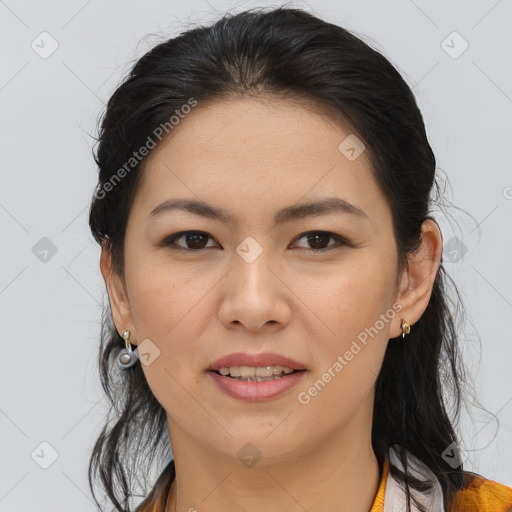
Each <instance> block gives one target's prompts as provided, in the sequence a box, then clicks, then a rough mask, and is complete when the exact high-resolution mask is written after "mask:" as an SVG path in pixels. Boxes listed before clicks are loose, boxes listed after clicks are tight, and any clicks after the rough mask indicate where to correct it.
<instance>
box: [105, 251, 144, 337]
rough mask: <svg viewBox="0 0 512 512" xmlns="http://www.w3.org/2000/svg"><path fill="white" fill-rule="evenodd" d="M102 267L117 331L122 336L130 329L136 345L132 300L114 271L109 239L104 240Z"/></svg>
mask: <svg viewBox="0 0 512 512" xmlns="http://www.w3.org/2000/svg"><path fill="white" fill-rule="evenodd" d="M100 269H101V274H102V276H103V279H104V280H105V285H106V287H107V291H108V296H109V300H110V308H111V310H112V317H113V320H114V325H115V326H116V329H117V332H118V333H119V335H120V336H122V335H123V333H124V331H126V330H128V331H130V343H132V344H133V345H136V344H137V343H136V341H137V340H135V343H134V340H133V339H132V338H133V335H134V334H135V332H136V331H135V327H134V326H135V323H134V321H133V317H132V313H131V310H130V302H129V300H128V296H127V294H126V289H125V286H124V282H123V279H122V277H121V276H119V274H117V273H116V272H115V271H114V268H113V265H112V253H111V251H110V250H109V249H108V242H107V241H104V242H103V243H102V246H101V258H100Z"/></svg>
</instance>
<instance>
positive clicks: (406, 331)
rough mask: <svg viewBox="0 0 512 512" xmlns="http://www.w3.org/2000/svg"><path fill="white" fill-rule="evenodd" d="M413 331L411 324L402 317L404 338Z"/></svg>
mask: <svg viewBox="0 0 512 512" xmlns="http://www.w3.org/2000/svg"><path fill="white" fill-rule="evenodd" d="M410 332H411V326H410V325H409V324H408V323H407V322H406V321H405V320H404V319H403V318H402V338H405V335H406V334H409V333H410Z"/></svg>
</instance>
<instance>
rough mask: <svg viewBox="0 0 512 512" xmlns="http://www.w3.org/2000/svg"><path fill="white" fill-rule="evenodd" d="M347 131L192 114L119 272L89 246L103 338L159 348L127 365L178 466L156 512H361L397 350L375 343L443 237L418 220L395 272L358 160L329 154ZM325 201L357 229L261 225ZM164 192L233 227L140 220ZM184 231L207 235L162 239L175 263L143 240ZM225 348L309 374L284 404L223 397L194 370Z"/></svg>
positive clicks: (375, 478)
mask: <svg viewBox="0 0 512 512" xmlns="http://www.w3.org/2000/svg"><path fill="white" fill-rule="evenodd" d="M349 134H350V130H348V129H347V128H346V127H343V126H341V125H340V124H339V123H335V122H334V121H330V120H329V119H327V118H326V117H324V116H322V115H320V114H319V113H318V111H315V109H314V108H311V107H307V106H305V105H304V106H301V105H300V104H297V103H292V102H288V101H286V102H285V101H283V100H279V101H272V100H269V99H266V100H265V101H261V100H256V99H243V100H242V99H237V100H229V101H227V100H225V101H218V102H213V103H208V104H204V105H201V104H199V105H198V106H197V107H196V108H195V109H194V110H193V111H192V112H191V113H190V114H188V115H187V117H186V118H185V119H184V120H183V121H181V123H180V124H179V125H178V126H177V127H175V128H174V130H173V131H172V132H171V134H170V136H169V137H168V138H167V139H164V140H163V141H162V143H160V144H159V146H157V147H156V148H155V149H154V150H152V152H151V153H150V155H149V156H148V158H147V160H146V167H145V174H144V177H143V180H142V183H141V186H140V189H139V190H138V192H137V195H136V197H135V200H134V203H133V206H132V209H131V212H130V216H129V219H128V226H127V231H126V239H125V275H124V276H123V277H121V276H118V275H117V274H116V273H115V272H113V270H112V266H111V257H110V253H109V252H108V250H107V248H106V246H104V247H103V250H102V255H101V271H102V274H103V277H104V279H105V282H106V285H107V288H108V292H109V298H110V303H111V307H112V314H113V318H114V322H115V325H116V328H117V330H118V332H119V333H120V334H122V333H123V332H124V331H125V330H126V329H129V330H130V331H131V338H130V341H131V342H132V344H134V345H137V344H138V343H140V342H142V341H143V340H146V339H149V340H151V343H153V344H154V346H156V347H158V349H159V350H160V354H159V355H158V357H156V358H155V359H154V361H152V362H151V364H148V365H143V371H144V374H145V376H146V378H147V380H148V383H149V385H150V387H151V389H152V391H153V393H154V395H155V396H156V398H157V399H158V400H159V402H160V403H161V404H162V406H163V407H164V408H165V410H166V412H167V419H168V427H169V433H170V438H171V444H172V448H173V454H174V458H175V466H176V473H177V478H176V480H175V482H174V483H173V486H172V488H171V492H170V494H169V497H168V502H167V508H166V511H168V512H169V511H172V510H179V511H189V510H194V509H195V510H197V511H199V512H201V511H202V510H208V511H209V512H221V511H222V512H224V511H226V510H233V511H235V510H243V511H247V512H256V511H257V512H260V511H261V510H266V511H267V512H274V511H276V512H277V511H282V510H288V511H301V512H303V511H304V510H307V511H308V512H317V511H322V512H325V511H336V512H367V511H368V510H369V509H370V507H371V505H372V503H373V499H374V496H375V494H376V492H377V487H378V483H379V479H380V475H379V464H378V461H377V458H376V456H375V454H374V452H373V449H372V446H371V425H372V408H373V401H374V386H375V381H376V378H377V375H378V373H379V369H380V366H381V364H382V360H383V356H384V352H385V349H386V346H387V343H388V342H389V343H407V337H406V338H405V340H402V338H401V337H400V338H399V339H397V340H390V338H395V337H397V336H400V335H401V333H402V329H401V326H400V323H401V319H402V318H404V319H405V320H406V321H407V323H408V324H409V325H411V329H414V323H415V322H417V320H418V319H419V318H420V317H421V315H422V313H423V312H424V310H425V308H426V307H427V304H428V301H429V299H430V295H431V291H432V286H433V283H434V280H435V277H436V274H437V271H438V269H439V265H440V260H441V252H442V237H441V233H440V230H439V228H438V226H437V224H436V223H435V222H434V221H432V220H430V219H429V220H427V221H425V223H424V224H423V237H422V245H421V248H420V249H419V251H418V252H417V253H415V254H414V255H410V257H409V268H408V270H407V271H405V272H404V273H403V274H401V275H398V271H397V251H396V246H395V240H394V237H393V231H392V220H391V211H390V209H389V206H388V203H387V201H386V197H385V196H384V194H383V193H382V191H381V190H380V189H379V188H378V186H377V183H376V181H375V179H374V178H373V176H372V174H371V170H370V165H369V163H368V161H367V160H366V155H365V153H364V152H363V153H362V154H361V155H360V156H359V157H358V158H357V159H356V160H353V161H350V160H349V159H347V158H346V157H345V155H344V154H342V153H341V152H340V150H339V149H338V146H339V144H340V142H341V141H343V140H344V139H345V138H346V137H347V136H348V135H349ZM332 196H335V197H341V198H343V199H345V200H346V201H348V202H350V203H352V204H353V205H356V206H357V207H359V208H360V209H362V210H363V211H364V212H365V213H366V215H367V218H365V217H361V218H360V217H358V216H355V215H350V214H346V213H330V214H327V215H322V216H317V217H314V216H310V217H307V218H303V219H300V220H295V221H292V222H290V223H287V224H283V225H275V224H274V222H273V217H274V212H276V211H277V210H278V209H280V208H282V207H284V206H288V205H294V204H296V203H299V202H306V201H310V200H315V199H320V198H322V197H332ZM178 197H184V198H189V199H196V200H198V199H200V200H202V201H205V202H207V203H209V204H212V205H214V206H218V207H223V208H225V209H227V210H228V211H229V212H230V213H231V214H232V215H233V216H234V218H235V222H234V224H233V225H232V226H227V225H224V224H222V222H220V221H218V220H213V219H206V218H202V217H199V216H197V215H194V214H192V213H189V212H184V211H172V212H166V213H162V214H160V215H157V216H155V217H154V218H152V219H151V220H148V218H149V212H150V211H151V210H152V209H153V208H155V207H156V206H157V205H159V204H160V203H162V202H163V201H166V200H168V199H171V198H178ZM187 230H188V231H190V230H198V231H204V232H205V233H206V234H207V235H209V237H211V238H209V237H208V236H207V237H203V238H202V239H199V242H200V243H199V244H197V245H194V243H193V241H192V243H190V241H189V244H188V245H187V240H186V239H185V238H181V239H178V240H176V241H175V243H176V244H177V245H180V246H182V247H184V248H187V247H188V248H190V247H192V249H189V252H180V251H176V250H173V249H172V248H171V247H162V246H160V245H159V244H160V243H161V242H162V240H164V239H165V238H166V237H168V236H169V235H172V234H174V233H178V232H181V231H187ZM307 231H327V232H331V233H335V234H338V235H340V236H342V237H344V238H345V239H347V240H348V241H349V242H350V244H351V245H338V244H337V242H336V239H334V238H325V239H320V240H317V241H316V244H317V245H315V240H313V241H311V240H310V241H309V242H308V238H307V237H302V238H298V236H299V235H301V234H303V233H304V232H307ZM248 236H251V237H253V238H254V239H255V240H256V241H257V242H258V244H259V245H260V246H261V248H262V250H263V252H262V253H261V255H260V256H259V257H258V258H257V259H256V260H255V261H253V262H252V263H248V262H247V261H245V260H244V259H243V258H241V257H240V256H239V255H238V253H237V252H236V248H237V246H239V244H240V243H241V242H242V241H243V240H244V239H245V238H246V237H248ZM196 243H197V242H196ZM201 244H202V245H201ZM194 247H205V248H202V249H200V251H202V252H192V250H193V248H194ZM325 247H328V248H327V249H325ZM312 248H324V251H323V252H318V253H314V252H313V251H312ZM196 250H197V249H196ZM393 304H400V305H401V307H402V309H401V311H400V312H399V313H396V314H395V315H394V317H393V318H391V319H390V320H389V321H388V322H385V323H384V327H383V328H381V329H380V330H379V332H378V334H377V335H374V336H373V337H372V338H369V339H370V341H369V342H368V344H367V345H366V346H364V348H363V349H362V350H361V351H360V352H359V353H357V355H356V356H354V358H353V359H352V360H351V361H350V362H349V363H348V364H347V365H346V366H345V367H344V368H343V370H342V371H341V372H339V373H337V374H336V376H335V377H334V378H332V379H331V381H330V382H329V383H328V384H327V385H326V386H325V387H324V388H323V389H322V390H321V391H320V392H319V393H318V394H317V395H316V396H314V397H312V398H311V400H310V401H309V403H307V404H303V403H300V402H299V400H298V398H297V395H298V393H299V392H301V391H305V390H307V389H308V388H309V387H310V386H312V384H313V383H314V382H316V381H317V380H318V379H319V378H321V376H322V374H323V373H324V372H326V371H327V369H328V368H329V367H332V366H333V363H334V362H335V361H336V360H337V357H338V356H339V355H343V354H344V353H345V352H346V351H347V350H348V349H349V348H350V346H351V343H352V341H353V340H355V339H356V338H357V336H358V334H359V333H361V332H362V331H364V329H365V328H369V327H370V326H373V325H375V323H376V321H377V320H378V319H379V315H381V314H384V313H385V312H386V311H388V310H390V309H391V311H393V309H392V306H393ZM152 346H153V345H152ZM238 351H247V352H250V353H259V352H267V351H270V352H277V353H280V354H283V355H285V356H288V357H291V358H292V359H295V360H296V361H299V362H301V363H303V364H304V365H305V366H306V368H307V369H308V371H307V373H306V374H305V375H304V376H303V378H302V381H301V383H299V385H298V387H295V388H293V389H291V390H289V391H288V392H287V393H285V394H284V395H282V396H279V397H276V398H273V399H270V400H267V401H264V402H260V403H250V402H246V401H243V400H240V399H235V398H232V397H229V396H227V395H225V394H224V393H222V392H221V391H220V390H219V389H218V388H217V386H216V385H215V384H214V383H213V382H212V380H211V378H210V377H209V376H208V375H207V373H206V371H205V370H206V368H207V367H208V365H209V364H210V363H212V362H213V361H214V360H215V359H217V358H219V357H221V356H224V355H226V354H229V353H232V352H238ZM248 442H250V443H252V444H253V445H255V446H256V447H257V449H258V450H259V452H260V453H261V459H260V460H258V461H257V463H256V464H255V465H253V466H252V467H247V466H246V465H245V464H244V463H243V461H242V460H241V459H240V458H239V457H238V456H237V453H238V452H239V450H240V449H242V447H244V446H245V445H246V444H247V443H248ZM312 490H314V492H313V491H312ZM191 507H193V508H191Z"/></svg>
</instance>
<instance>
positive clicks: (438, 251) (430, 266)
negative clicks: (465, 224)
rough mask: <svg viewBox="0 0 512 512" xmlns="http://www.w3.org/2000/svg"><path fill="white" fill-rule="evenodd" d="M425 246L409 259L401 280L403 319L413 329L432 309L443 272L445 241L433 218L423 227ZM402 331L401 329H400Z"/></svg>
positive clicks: (425, 222) (399, 297)
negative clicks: (442, 261)
mask: <svg viewBox="0 0 512 512" xmlns="http://www.w3.org/2000/svg"><path fill="white" fill-rule="evenodd" d="M421 240H422V241H421V246H420V247H419V248H418V250H417V251H416V252H415V253H412V254H410V255H409V257H408V268H407V270H405V271H404V273H403V275H402V278H401V280H400V286H399V293H398V297H397V301H398V302H400V303H401V304H402V305H403V309H402V310H401V312H400V316H401V317H403V318H404V319H405V320H406V322H407V323H408V324H409V325H410V326H412V327H411V330H414V326H413V325H414V323H416V322H417V321H418V320H419V319H420V317H421V315H422V314H423V313H424V311H425V309H426V308H427V306H428V303H429V300H430V296H431V294H432V289H433V287H434V283H435V280H436V277H437V274H438V272H439V268H440V264H441V257H442V248H443V239H442V235H441V230H440V229H439V226H438V225H437V223H436V222H435V220H434V219H432V218H430V217H429V218H427V219H426V220H425V221H424V223H423V225H422V237H421ZM396 331H397V332H401V328H400V326H397V327H396Z"/></svg>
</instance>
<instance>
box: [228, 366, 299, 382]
mask: <svg viewBox="0 0 512 512" xmlns="http://www.w3.org/2000/svg"><path fill="white" fill-rule="evenodd" d="M292 372H293V370H292V369H291V368H287V367H286V366H279V365H271V366H258V367H254V366H231V367H230V368H227V367H226V368H221V369H220V370H219V373H220V374H221V375H224V376H227V375H229V376H231V377H241V378H242V379H249V378H250V379H254V380H259V379H257V378H258V377H259V378H263V377H274V376H277V375H281V374H282V373H285V374H289V373H292Z"/></svg>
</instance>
